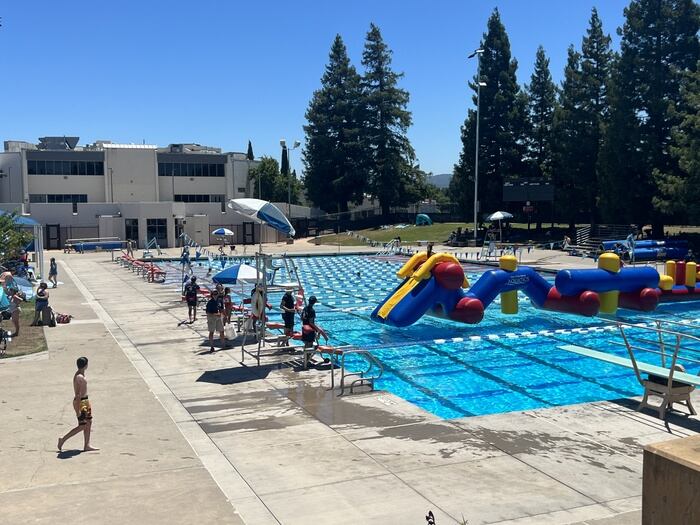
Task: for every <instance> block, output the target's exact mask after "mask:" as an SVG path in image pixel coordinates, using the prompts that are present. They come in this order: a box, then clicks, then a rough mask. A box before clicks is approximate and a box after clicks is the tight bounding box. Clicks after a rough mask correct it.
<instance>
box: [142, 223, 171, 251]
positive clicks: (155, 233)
mask: <svg viewBox="0 0 700 525" xmlns="http://www.w3.org/2000/svg"><path fill="white" fill-rule="evenodd" d="M146 238H147V242H148V241H150V240H151V239H154V238H155V240H156V242H157V243H158V245H159V246H167V245H168V223H167V221H166V220H165V219H146Z"/></svg>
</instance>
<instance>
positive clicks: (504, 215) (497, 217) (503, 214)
mask: <svg viewBox="0 0 700 525" xmlns="http://www.w3.org/2000/svg"><path fill="white" fill-rule="evenodd" d="M512 218H513V214H512V213H508V212H507V211H497V212H495V213H492V214H491V215H489V216H488V217H486V220H487V221H491V222H493V221H498V238H499V240H500V241H503V228H502V227H501V221H502V220H505V219H512Z"/></svg>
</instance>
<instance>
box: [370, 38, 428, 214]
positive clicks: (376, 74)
mask: <svg viewBox="0 0 700 525" xmlns="http://www.w3.org/2000/svg"><path fill="white" fill-rule="evenodd" d="M362 65H363V66H364V75H363V77H362V88H363V98H364V104H365V109H366V115H365V125H364V129H363V132H364V137H363V138H364V141H363V142H364V151H365V152H367V153H368V164H367V168H368V173H369V188H370V191H371V193H372V195H373V196H374V197H375V198H377V199H379V203H380V205H381V207H382V214H383V215H387V214H388V213H389V208H390V207H391V206H394V205H397V204H400V203H402V202H403V200H404V199H405V198H406V197H407V196H408V195H409V193H410V191H411V187H412V186H413V185H414V178H415V173H416V172H415V170H414V169H413V164H414V160H415V153H414V151H413V147H412V146H411V143H410V141H409V140H408V136H407V135H406V132H407V131H408V128H409V126H410V125H411V113H410V112H409V111H408V110H407V109H406V107H407V105H408V100H409V95H408V92H407V91H405V90H403V89H401V88H400V87H398V81H399V79H400V78H401V77H402V76H403V73H396V72H394V71H393V70H392V69H391V50H390V49H389V48H388V47H387V45H386V44H385V43H384V40H383V39H382V35H381V32H380V31H379V28H378V27H377V26H375V25H374V24H371V25H370V29H369V32H368V33H367V39H366V41H365V48H364V51H363V52H362Z"/></svg>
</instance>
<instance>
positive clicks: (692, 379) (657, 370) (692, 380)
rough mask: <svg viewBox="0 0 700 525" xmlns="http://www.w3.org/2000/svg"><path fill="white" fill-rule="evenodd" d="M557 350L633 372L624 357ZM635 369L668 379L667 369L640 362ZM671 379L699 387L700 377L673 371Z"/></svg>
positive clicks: (568, 347)
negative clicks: (622, 367)
mask: <svg viewBox="0 0 700 525" xmlns="http://www.w3.org/2000/svg"><path fill="white" fill-rule="evenodd" d="M557 348H559V349H560V350H566V351H567V352H573V353H574V354H579V355H583V356H586V357H592V358H593V359H598V360H599V361H605V362H606V363H611V364H614V365H619V366H624V367H625V368H631V369H633V370H634V364H633V363H632V360H631V359H627V358H625V357H620V356H617V355H612V354H608V353H607V352H600V351H598V350H591V349H590V348H584V347H583V346H576V345H562V346H558V347H557ZM637 368H638V369H639V371H640V372H644V373H645V374H651V375H655V376H660V377H668V373H669V369H668V368H664V367H662V366H654V365H650V364H648V363H644V362H641V361H637ZM673 379H674V380H677V381H681V382H683V383H688V384H690V385H695V386H700V377H698V376H694V375H692V374H687V373H685V372H679V371H678V370H674V371H673Z"/></svg>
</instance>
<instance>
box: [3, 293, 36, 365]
mask: <svg viewBox="0 0 700 525" xmlns="http://www.w3.org/2000/svg"><path fill="white" fill-rule="evenodd" d="M21 308H22V313H21V314H20V316H19V319H20V320H19V328H20V331H19V336H17V337H13V338H12V341H10V343H9V344H8V345H7V350H6V352H5V356H4V357H16V356H18V355H26V354H34V353H36V352H42V351H44V350H46V349H47V347H46V339H45V338H44V329H43V328H42V327H41V326H29V325H30V324H31V322H32V321H33V320H34V300H33V299H32V300H31V301H27V302H26V303H22V304H21ZM2 327H3V328H4V329H5V330H7V331H9V332H14V325H13V324H12V321H9V320H8V321H3V323H2Z"/></svg>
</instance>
